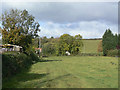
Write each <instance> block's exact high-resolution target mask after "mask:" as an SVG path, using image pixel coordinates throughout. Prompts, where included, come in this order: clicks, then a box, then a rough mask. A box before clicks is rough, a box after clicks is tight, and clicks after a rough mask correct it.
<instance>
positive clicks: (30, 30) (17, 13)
mask: <svg viewBox="0 0 120 90" xmlns="http://www.w3.org/2000/svg"><path fill="white" fill-rule="evenodd" d="M39 27H40V25H39V23H38V22H36V21H35V17H33V16H32V15H30V14H29V13H28V11H27V10H17V9H16V10H14V9H12V10H10V11H9V12H7V11H6V12H4V13H3V14H2V41H3V43H5V44H7V43H8V44H15V45H19V46H22V47H23V50H24V51H25V50H26V49H27V48H28V47H29V46H30V44H32V39H33V38H35V37H37V36H38V31H40V30H39Z"/></svg>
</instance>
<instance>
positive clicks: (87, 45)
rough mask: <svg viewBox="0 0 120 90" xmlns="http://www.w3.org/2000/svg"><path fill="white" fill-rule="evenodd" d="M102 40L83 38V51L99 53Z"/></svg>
mask: <svg viewBox="0 0 120 90" xmlns="http://www.w3.org/2000/svg"><path fill="white" fill-rule="evenodd" d="M100 41H101V40H83V44H84V47H83V49H82V53H98V51H97V49H98V44H99V42H100Z"/></svg>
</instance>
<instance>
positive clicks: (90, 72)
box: [3, 56, 118, 88]
mask: <svg viewBox="0 0 120 90" xmlns="http://www.w3.org/2000/svg"><path fill="white" fill-rule="evenodd" d="M45 60H48V61H45ZM57 60H58V61H57ZM59 60H62V61H59ZM111 62H113V63H115V64H113V65H112V63H111ZM3 87H9V88H10V87H14V88H117V87H118V59H117V58H115V57H102V56H100V57H90V56H87V57H84V56H81V57H80V56H64V57H57V56H55V57H49V58H44V62H38V63H36V64H33V65H32V67H31V68H30V70H29V71H28V72H23V73H20V74H17V75H16V76H14V77H11V78H9V79H4V80H3Z"/></svg>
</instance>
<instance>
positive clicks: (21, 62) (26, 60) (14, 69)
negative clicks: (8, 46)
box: [2, 52, 39, 78]
mask: <svg viewBox="0 0 120 90" xmlns="http://www.w3.org/2000/svg"><path fill="white" fill-rule="evenodd" d="M37 61H39V58H38V57H37V55H35V53H33V52H30V55H26V54H24V53H20V54H18V53H16V52H15V53H14V54H13V53H5V54H2V77H3V78H5V77H9V76H13V75H15V74H17V73H20V72H21V71H23V70H24V69H29V67H30V66H31V65H32V64H33V63H35V62H37Z"/></svg>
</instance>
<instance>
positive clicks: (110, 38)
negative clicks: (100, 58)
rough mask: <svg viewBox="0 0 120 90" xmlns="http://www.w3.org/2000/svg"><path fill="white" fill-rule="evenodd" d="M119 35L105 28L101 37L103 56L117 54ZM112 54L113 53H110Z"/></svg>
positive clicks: (119, 45)
mask: <svg viewBox="0 0 120 90" xmlns="http://www.w3.org/2000/svg"><path fill="white" fill-rule="evenodd" d="M118 38H120V35H117V34H115V35H114V34H113V33H112V31H111V30H110V29H107V30H106V31H105V33H104V35H103V39H102V47H103V55H104V56H107V55H108V56H110V55H111V56H114V55H115V54H116V55H117V56H118V50H119V49H120V48H119V47H120V44H119V42H120V39H118ZM112 54H113V55H112Z"/></svg>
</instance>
